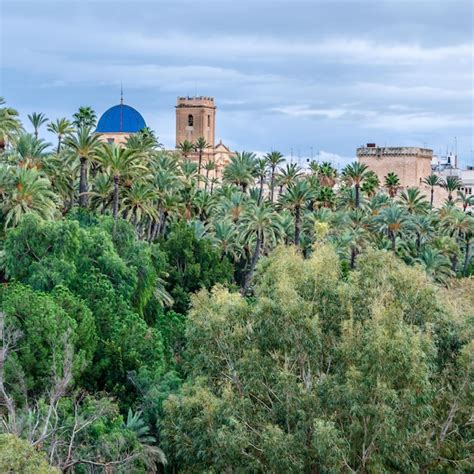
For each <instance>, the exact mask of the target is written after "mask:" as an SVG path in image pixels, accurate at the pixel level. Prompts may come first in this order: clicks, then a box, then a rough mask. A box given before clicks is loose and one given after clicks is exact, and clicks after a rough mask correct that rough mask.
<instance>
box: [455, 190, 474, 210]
mask: <svg viewBox="0 0 474 474" xmlns="http://www.w3.org/2000/svg"><path fill="white" fill-rule="evenodd" d="M456 202H459V203H461V205H462V210H463V211H464V212H466V211H467V208H468V207H470V206H474V196H469V195H467V194H466V193H464V192H463V191H458V198H457V199H456Z"/></svg>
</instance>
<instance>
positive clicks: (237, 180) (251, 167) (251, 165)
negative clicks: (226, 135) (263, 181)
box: [224, 151, 256, 193]
mask: <svg viewBox="0 0 474 474" xmlns="http://www.w3.org/2000/svg"><path fill="white" fill-rule="evenodd" d="M255 166H256V156H255V153H251V152H247V151H243V152H241V153H236V154H235V155H233V156H232V157H231V158H230V161H229V163H228V165H227V166H226V167H225V168H224V179H225V180H226V181H227V182H229V183H233V184H235V185H236V186H240V187H241V189H242V192H244V193H245V192H247V188H248V186H249V185H250V184H251V183H253V181H254V178H255Z"/></svg>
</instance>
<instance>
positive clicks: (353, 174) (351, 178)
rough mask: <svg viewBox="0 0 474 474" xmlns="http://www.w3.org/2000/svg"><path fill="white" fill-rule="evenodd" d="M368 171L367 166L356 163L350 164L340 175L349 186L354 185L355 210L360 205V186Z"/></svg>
mask: <svg viewBox="0 0 474 474" xmlns="http://www.w3.org/2000/svg"><path fill="white" fill-rule="evenodd" d="M368 171H369V168H368V166H367V165H365V164H363V163H359V162H358V161H355V162H354V163H350V164H349V165H347V166H346V167H345V168H344V170H343V171H342V175H343V177H344V178H345V179H346V181H348V183H349V184H353V185H354V189H355V207H356V208H358V207H359V205H360V185H361V183H362V182H363V181H364V179H365V178H366V176H367V173H368Z"/></svg>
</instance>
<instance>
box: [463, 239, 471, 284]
mask: <svg viewBox="0 0 474 474" xmlns="http://www.w3.org/2000/svg"><path fill="white" fill-rule="evenodd" d="M470 243H471V242H470V240H469V239H466V246H465V247H464V265H463V267H462V274H463V276H467V267H468V265H469V261H470V260H471V257H470V256H469V249H470V247H471V245H470Z"/></svg>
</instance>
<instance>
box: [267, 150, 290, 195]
mask: <svg viewBox="0 0 474 474" xmlns="http://www.w3.org/2000/svg"><path fill="white" fill-rule="evenodd" d="M265 160H266V161H267V164H268V166H269V167H270V202H273V196H274V192H275V170H276V168H277V166H279V165H281V164H282V163H283V162H284V161H285V158H284V157H283V155H282V154H281V153H280V152H279V151H272V152H270V153H267V154H266V155H265Z"/></svg>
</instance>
